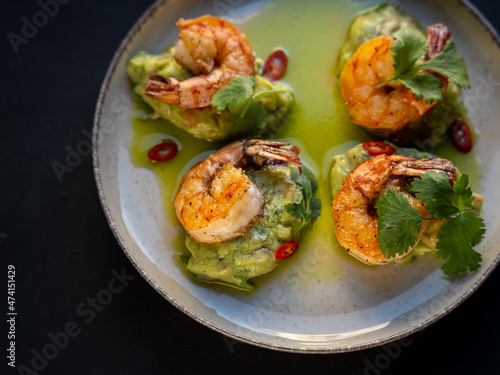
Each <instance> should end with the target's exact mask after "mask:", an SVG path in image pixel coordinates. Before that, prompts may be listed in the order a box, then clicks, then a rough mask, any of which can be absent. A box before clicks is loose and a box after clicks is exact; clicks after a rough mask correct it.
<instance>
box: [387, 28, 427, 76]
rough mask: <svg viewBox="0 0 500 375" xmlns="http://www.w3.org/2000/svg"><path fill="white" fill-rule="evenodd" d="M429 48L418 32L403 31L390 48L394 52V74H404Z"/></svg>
mask: <svg viewBox="0 0 500 375" xmlns="http://www.w3.org/2000/svg"><path fill="white" fill-rule="evenodd" d="M428 48H429V43H428V42H427V41H426V40H425V38H424V39H422V36H421V35H420V34H419V33H412V32H409V31H405V32H403V33H401V35H400V38H399V39H398V40H396V41H395V42H394V44H393V46H392V48H391V51H392V52H393V53H394V55H393V60H394V70H395V72H394V75H396V76H400V75H404V74H405V72H406V71H408V70H410V69H411V68H412V67H413V66H415V63H416V62H417V60H418V59H419V58H421V57H422V56H423V55H424V54H425V53H426V52H427V49H428Z"/></svg>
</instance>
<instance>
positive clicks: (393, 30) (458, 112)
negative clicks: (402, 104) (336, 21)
mask: <svg viewBox="0 0 500 375" xmlns="http://www.w3.org/2000/svg"><path fill="white" fill-rule="evenodd" d="M407 30H414V31H419V32H421V33H422V35H425V32H424V31H423V29H422V27H421V26H420V25H419V23H418V22H417V20H415V19H414V18H413V17H411V16H409V15H407V14H406V13H405V12H403V11H402V10H401V9H399V8H396V7H395V6H393V5H390V4H381V5H377V6H375V7H373V8H370V9H366V10H364V11H361V12H359V13H358V14H357V15H356V16H355V18H354V20H353V21H352V23H351V25H350V27H349V29H348V31H347V36H346V39H345V41H344V43H343V44H342V46H341V47H340V50H339V54H338V59H337V69H336V71H337V74H338V75H340V72H341V71H342V68H343V67H344V65H345V64H346V62H347V61H348V60H349V58H350V57H351V56H352V55H353V54H354V52H356V50H357V49H358V47H359V46H360V45H361V44H363V43H364V42H366V41H368V40H370V39H372V38H375V37H377V36H379V35H385V34H389V35H391V36H392V37H394V38H397V37H398V35H399V34H400V33H401V32H403V31H407ZM457 119H462V120H466V119H467V111H466V109H465V106H464V104H463V101H462V94H461V90H460V88H458V87H457V86H456V85H455V84H454V83H453V82H449V85H448V89H447V91H446V93H445V94H444V98H443V100H442V101H441V102H439V103H438V104H437V105H436V106H435V107H434V108H433V109H432V110H430V111H429V112H428V113H427V114H426V115H424V116H423V117H422V119H421V120H420V121H417V122H415V123H413V124H410V125H409V126H407V127H406V128H404V129H402V130H400V131H398V132H393V131H388V130H380V129H368V128H366V130H367V131H368V132H370V133H372V134H373V135H374V136H376V137H377V138H379V139H389V140H391V141H393V142H394V143H396V144H398V145H401V146H403V145H411V146H414V147H418V148H419V149H422V150H429V151H432V150H434V149H435V147H436V146H437V145H438V144H440V143H442V142H444V141H445V140H446V139H447V134H446V133H447V130H448V128H449V127H450V126H451V125H452V124H453V123H454V122H455V121H456V120H457Z"/></svg>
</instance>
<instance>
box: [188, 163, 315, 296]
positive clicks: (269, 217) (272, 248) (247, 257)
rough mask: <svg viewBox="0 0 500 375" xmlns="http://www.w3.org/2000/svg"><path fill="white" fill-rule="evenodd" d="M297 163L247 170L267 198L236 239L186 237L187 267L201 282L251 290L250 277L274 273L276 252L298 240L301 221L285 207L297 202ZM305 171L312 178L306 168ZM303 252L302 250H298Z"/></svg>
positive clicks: (276, 262) (277, 262)
mask: <svg viewBox="0 0 500 375" xmlns="http://www.w3.org/2000/svg"><path fill="white" fill-rule="evenodd" d="M292 169H296V167H295V166H276V165H270V166H265V167H263V168H262V169H259V170H254V169H247V170H246V174H247V175H248V177H249V178H250V179H251V180H252V182H253V183H255V184H256V185H257V187H258V188H259V189H260V191H261V192H262V193H263V194H264V196H265V197H266V201H265V205H264V208H263V211H262V213H261V216H260V218H259V219H258V220H257V221H256V223H255V224H254V225H253V226H252V227H251V228H249V229H248V230H247V232H246V233H245V234H244V235H243V236H241V237H238V238H236V239H233V240H230V241H225V242H220V243H215V244H207V243H200V242H197V241H195V240H194V239H192V238H191V237H189V236H187V237H186V247H187V249H188V250H189V252H190V256H189V259H188V260H187V269H188V270H189V271H190V272H191V273H192V274H193V275H194V277H195V278H196V279H197V280H198V281H205V282H216V283H222V284H226V285H230V286H233V287H236V288H239V289H243V290H248V291H251V290H253V289H254V286H253V285H252V284H251V283H249V282H248V281H249V280H250V279H253V278H255V277H258V276H262V275H264V274H266V273H268V272H271V271H272V270H273V269H274V268H275V267H276V266H278V264H279V261H278V260H276V259H275V257H274V255H275V252H276V250H278V249H279V248H280V247H281V246H282V245H284V244H285V243H287V242H289V241H292V240H294V241H296V240H297V239H298V236H299V235H300V229H299V228H300V227H301V223H302V220H301V219H297V218H295V217H293V216H292V215H290V214H289V213H288V212H287V211H286V210H285V205H286V204H287V203H292V202H293V201H294V195H295V190H296V188H297V185H296V183H295V181H294V180H293V179H292ZM303 174H304V175H305V176H307V178H308V179H310V176H309V174H308V173H307V171H304V170H303ZM299 251H300V250H299Z"/></svg>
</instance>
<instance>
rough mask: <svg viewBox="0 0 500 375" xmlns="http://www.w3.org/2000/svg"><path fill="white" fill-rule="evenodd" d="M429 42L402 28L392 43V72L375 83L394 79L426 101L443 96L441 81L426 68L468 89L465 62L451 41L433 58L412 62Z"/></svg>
mask: <svg viewBox="0 0 500 375" xmlns="http://www.w3.org/2000/svg"><path fill="white" fill-rule="evenodd" d="M428 48H429V42H428V41H427V40H426V39H425V37H424V36H423V35H422V34H420V33H418V32H416V31H405V32H403V33H401V34H400V38H399V39H398V40H397V41H395V42H394V43H393V46H392V48H391V51H392V52H393V61H394V75H393V76H392V77H391V78H390V79H389V80H387V81H385V82H382V83H380V84H378V85H377V87H382V86H385V85H387V84H388V83H391V82H395V81H398V82H400V83H402V84H403V85H405V87H406V88H407V89H408V90H411V91H412V92H413V93H414V94H415V96H416V97H417V98H418V99H421V98H424V100H425V102H426V103H432V102H434V101H440V100H442V99H443V93H442V90H441V87H442V86H443V83H442V82H441V80H440V79H439V78H437V77H435V76H434V75H432V74H430V73H422V71H424V70H430V71H433V72H436V73H439V74H442V75H443V76H445V77H447V78H448V79H449V80H451V81H453V82H454V83H455V84H456V85H457V86H459V87H464V88H469V87H470V83H469V77H468V75H467V68H466V66H465V62H464V60H463V59H462V57H461V56H460V54H459V53H458V51H457V49H456V46H455V43H454V42H452V41H448V42H447V43H446V44H445V47H444V49H443V50H442V51H441V53H439V54H438V55H436V56H435V57H434V58H433V59H431V60H428V61H425V62H422V63H420V64H416V63H417V61H418V60H419V59H420V58H421V57H422V56H423V55H424V54H425V53H426V51H427V49H428Z"/></svg>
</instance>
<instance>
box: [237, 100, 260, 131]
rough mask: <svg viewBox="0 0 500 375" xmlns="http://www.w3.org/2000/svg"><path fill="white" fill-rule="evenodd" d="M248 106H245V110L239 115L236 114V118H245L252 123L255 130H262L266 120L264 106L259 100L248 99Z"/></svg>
mask: <svg viewBox="0 0 500 375" xmlns="http://www.w3.org/2000/svg"><path fill="white" fill-rule="evenodd" d="M247 103H248V105H245V106H246V108H245V109H244V110H242V111H241V112H240V113H237V117H238V118H240V119H241V118H243V117H245V118H247V119H248V120H249V121H252V122H253V123H254V124H255V125H256V127H257V129H262V128H264V127H265V126H266V120H267V111H266V107H265V106H264V104H263V103H262V102H261V101H259V100H253V99H250V100H249V101H248V102H247Z"/></svg>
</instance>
